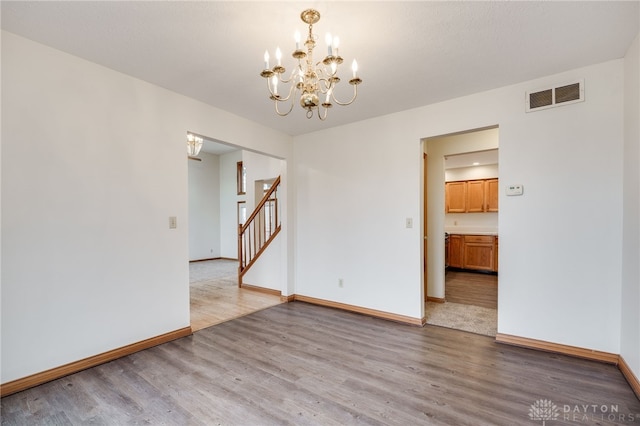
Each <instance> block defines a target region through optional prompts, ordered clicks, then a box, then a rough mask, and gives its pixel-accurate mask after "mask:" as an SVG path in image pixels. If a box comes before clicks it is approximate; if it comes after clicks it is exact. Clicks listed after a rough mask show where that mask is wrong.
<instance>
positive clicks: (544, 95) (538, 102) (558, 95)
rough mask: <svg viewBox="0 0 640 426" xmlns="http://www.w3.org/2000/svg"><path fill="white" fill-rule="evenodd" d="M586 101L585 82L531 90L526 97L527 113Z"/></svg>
mask: <svg viewBox="0 0 640 426" xmlns="http://www.w3.org/2000/svg"><path fill="white" fill-rule="evenodd" d="M583 101H584V80H578V81H574V82H573V83H568V84H560V85H557V86H553V87H549V88H545V89H540V90H531V91H529V92H527V94H526V97H525V103H526V109H525V110H526V111H527V112H531V111H538V110H541V109H547V108H553V107H557V106H562V105H569V104H575V103H576V102H583Z"/></svg>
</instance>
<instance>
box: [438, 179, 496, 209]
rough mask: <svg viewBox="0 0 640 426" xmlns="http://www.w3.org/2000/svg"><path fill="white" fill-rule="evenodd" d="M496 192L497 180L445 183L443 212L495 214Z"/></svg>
mask: <svg viewBox="0 0 640 426" xmlns="http://www.w3.org/2000/svg"><path fill="white" fill-rule="evenodd" d="M498 190H499V185H498V179H478V180H465V181H456V182H447V183H446V184H445V198H446V200H445V201H446V202H445V212H446V213H484V212H497V211H498Z"/></svg>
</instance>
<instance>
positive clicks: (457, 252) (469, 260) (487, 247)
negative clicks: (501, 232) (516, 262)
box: [447, 234, 498, 272]
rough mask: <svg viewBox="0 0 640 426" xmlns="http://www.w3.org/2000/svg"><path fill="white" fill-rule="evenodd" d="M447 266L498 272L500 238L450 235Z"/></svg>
mask: <svg viewBox="0 0 640 426" xmlns="http://www.w3.org/2000/svg"><path fill="white" fill-rule="evenodd" d="M447 264H448V266H450V267H452V268H460V269H470V270H475V271H488V272H498V237H497V236H493V235H460V234H450V235H449V249H448V263H447Z"/></svg>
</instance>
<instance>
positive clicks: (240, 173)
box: [236, 161, 247, 195]
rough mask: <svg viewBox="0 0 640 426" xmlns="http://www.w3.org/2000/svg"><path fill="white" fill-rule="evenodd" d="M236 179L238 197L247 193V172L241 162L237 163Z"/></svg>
mask: <svg viewBox="0 0 640 426" xmlns="http://www.w3.org/2000/svg"><path fill="white" fill-rule="evenodd" d="M236 178H237V180H238V195H244V194H246V193H247V170H246V169H245V168H244V166H243V165H242V161H238V163H237V167H236Z"/></svg>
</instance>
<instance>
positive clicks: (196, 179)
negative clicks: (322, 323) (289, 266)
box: [188, 138, 286, 331]
mask: <svg viewBox="0 0 640 426" xmlns="http://www.w3.org/2000/svg"><path fill="white" fill-rule="evenodd" d="M238 165H240V167H239V166H238ZM285 166H286V163H285V160H281V159H274V158H273V157H270V156H267V155H263V154H258V153H255V152H249V151H246V150H243V149H242V148H241V147H238V146H233V145H228V144H223V143H219V142H216V141H213V140H211V139H208V138H204V144H203V148H202V151H201V152H200V153H199V155H198V157H197V158H196V159H193V158H190V159H188V185H189V200H188V203H189V204H188V213H189V276H190V279H189V281H190V282H189V295H190V317H191V318H190V319H191V328H192V329H193V330H194V331H196V330H199V329H202V328H205V327H209V326H211V325H215V324H218V323H220V322H223V321H227V320H230V319H233V318H237V317H239V316H242V315H246V314H249V313H252V312H255V311H257V310H260V309H264V308H266V307H270V306H274V305H276V304H279V303H281V300H280V295H279V294H273V292H270V293H269V292H259V291H255V290H251V289H245V288H242V289H241V288H238V248H237V247H238V246H237V243H238V224H239V223H241V222H243V213H244V217H245V218H246V215H248V214H250V211H249V209H252V208H253V207H254V206H255V203H254V197H253V195H254V190H253V185H248V187H247V185H246V182H253V181H254V180H256V177H257V176H271V175H272V174H276V175H277V174H280V173H282V168H284V167H285ZM239 172H241V174H239ZM245 179H246V180H245ZM241 186H242V188H241ZM278 261H279V259H276V262H278ZM275 269H277V271H278V273H279V271H280V267H279V264H278V267H277V268H275ZM268 273H269V270H268V268H265V270H264V271H261V272H260V273H259V274H258V279H257V281H258V282H256V284H258V285H261V284H263V282H262V281H263V279H262V278H263V275H264V274H268ZM269 278H271V277H269Z"/></svg>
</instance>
